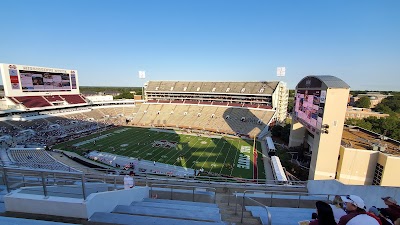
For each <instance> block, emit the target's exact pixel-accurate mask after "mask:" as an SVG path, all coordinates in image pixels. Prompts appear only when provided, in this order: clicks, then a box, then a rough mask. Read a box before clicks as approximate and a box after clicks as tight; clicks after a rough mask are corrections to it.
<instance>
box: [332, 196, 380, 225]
mask: <svg viewBox="0 0 400 225" xmlns="http://www.w3.org/2000/svg"><path fill="white" fill-rule="evenodd" d="M342 200H343V202H344V203H345V205H346V212H347V215H345V216H342V218H340V220H339V223H338V225H345V224H347V225H367V224H368V225H379V222H378V221H377V220H376V219H375V218H374V217H372V216H369V215H368V214H367V212H366V211H365V203H364V200H362V198H360V197H359V196H357V195H347V196H342Z"/></svg>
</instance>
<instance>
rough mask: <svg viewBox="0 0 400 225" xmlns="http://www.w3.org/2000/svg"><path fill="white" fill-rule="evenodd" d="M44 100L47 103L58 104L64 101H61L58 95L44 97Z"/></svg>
mask: <svg viewBox="0 0 400 225" xmlns="http://www.w3.org/2000/svg"><path fill="white" fill-rule="evenodd" d="M44 98H45V99H47V101H49V102H60V101H62V102H63V101H64V99H62V98H61V97H60V96H59V95H50V96H44Z"/></svg>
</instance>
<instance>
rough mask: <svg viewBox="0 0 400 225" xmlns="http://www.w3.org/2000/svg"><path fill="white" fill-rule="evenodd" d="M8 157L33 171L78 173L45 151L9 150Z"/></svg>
mask: <svg viewBox="0 0 400 225" xmlns="http://www.w3.org/2000/svg"><path fill="white" fill-rule="evenodd" d="M8 156H9V158H10V159H11V161H12V162H14V163H15V164H17V165H19V166H21V167H27V168H32V169H49V170H61V171H75V172H76V171H77V170H75V169H73V168H71V167H69V166H67V165H65V164H63V163H61V162H59V161H57V160H56V159H54V158H53V157H52V156H51V155H49V154H48V153H47V152H46V151H44V150H31V149H29V150H27V149H8Z"/></svg>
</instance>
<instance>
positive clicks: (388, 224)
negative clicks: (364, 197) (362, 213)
mask: <svg viewBox="0 0 400 225" xmlns="http://www.w3.org/2000/svg"><path fill="white" fill-rule="evenodd" d="M368 212H369V213H370V215H371V214H373V215H374V216H376V217H377V218H379V221H380V224H382V225H393V223H392V221H390V219H388V218H386V217H384V216H383V215H382V214H381V212H379V210H378V209H377V208H376V207H375V206H372V207H371V208H369V209H368Z"/></svg>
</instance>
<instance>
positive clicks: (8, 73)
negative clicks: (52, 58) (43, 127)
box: [0, 64, 79, 96]
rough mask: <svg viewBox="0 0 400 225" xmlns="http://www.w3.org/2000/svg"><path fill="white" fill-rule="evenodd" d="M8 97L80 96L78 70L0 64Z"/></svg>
mask: <svg viewBox="0 0 400 225" xmlns="http://www.w3.org/2000/svg"><path fill="white" fill-rule="evenodd" d="M0 72H1V76H2V80H3V85H4V92H5V95H6V96H32V95H49V94H79V86H78V72H77V71H76V70H68V69H58V68H47V67H38V66H25V65H16V64H0Z"/></svg>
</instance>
